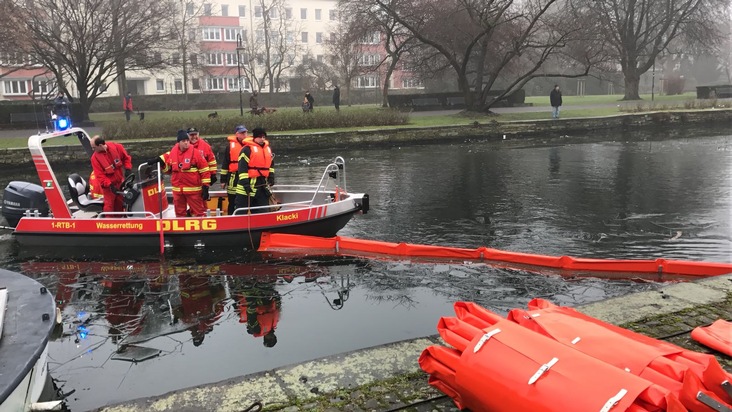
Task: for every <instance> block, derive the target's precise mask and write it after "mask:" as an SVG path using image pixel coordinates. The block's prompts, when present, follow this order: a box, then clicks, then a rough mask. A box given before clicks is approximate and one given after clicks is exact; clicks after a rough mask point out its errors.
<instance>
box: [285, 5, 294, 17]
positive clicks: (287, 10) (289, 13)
mask: <svg viewBox="0 0 732 412" xmlns="http://www.w3.org/2000/svg"><path fill="white" fill-rule="evenodd" d="M285 18H286V19H287V20H292V7H285Z"/></svg>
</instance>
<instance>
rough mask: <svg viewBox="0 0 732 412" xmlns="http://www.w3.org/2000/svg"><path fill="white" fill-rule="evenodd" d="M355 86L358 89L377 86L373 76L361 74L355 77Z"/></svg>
mask: <svg viewBox="0 0 732 412" xmlns="http://www.w3.org/2000/svg"><path fill="white" fill-rule="evenodd" d="M355 83H356V84H355V86H356V87H357V88H360V89H374V88H376V87H378V83H377V82H376V77H375V76H361V77H358V78H356V80H355Z"/></svg>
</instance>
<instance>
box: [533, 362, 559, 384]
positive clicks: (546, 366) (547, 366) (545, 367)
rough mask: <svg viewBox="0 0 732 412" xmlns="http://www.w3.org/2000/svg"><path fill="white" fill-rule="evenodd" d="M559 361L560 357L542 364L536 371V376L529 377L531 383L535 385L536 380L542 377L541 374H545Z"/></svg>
mask: <svg viewBox="0 0 732 412" xmlns="http://www.w3.org/2000/svg"><path fill="white" fill-rule="evenodd" d="M557 362H559V358H552V360H550V361H549V362H547V363H545V364H543V365H541V367H539V370H537V371H536V373H534V376H532V377H531V379H529V385H533V384H534V383H535V382H536V381H538V380H539V378H541V375H543V374H544V372H546V371H548V370H549V369H550V368H551V367H552V366H554V364H556V363H557Z"/></svg>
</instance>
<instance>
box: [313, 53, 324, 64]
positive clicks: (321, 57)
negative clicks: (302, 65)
mask: <svg viewBox="0 0 732 412" xmlns="http://www.w3.org/2000/svg"><path fill="white" fill-rule="evenodd" d="M315 60H317V61H318V63H322V62H323V55H322V54H319V55H317V56H315Z"/></svg>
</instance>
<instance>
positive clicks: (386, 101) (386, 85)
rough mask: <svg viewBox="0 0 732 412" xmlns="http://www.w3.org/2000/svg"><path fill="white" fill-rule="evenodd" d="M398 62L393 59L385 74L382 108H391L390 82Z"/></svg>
mask: <svg viewBox="0 0 732 412" xmlns="http://www.w3.org/2000/svg"><path fill="white" fill-rule="evenodd" d="M397 62H398V61H397V59H395V58H393V57H392V59H391V63H389V67H387V68H386V73H385V74H384V92H383V93H382V94H381V107H389V80H391V75H392V74H393V73H394V68H395V67H396V65H397Z"/></svg>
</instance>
